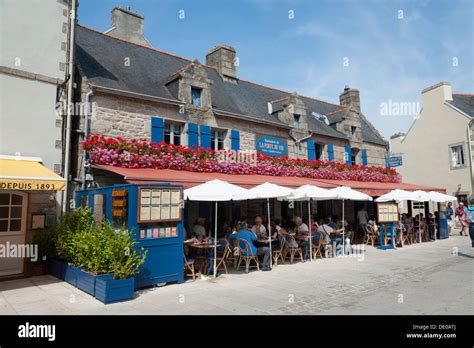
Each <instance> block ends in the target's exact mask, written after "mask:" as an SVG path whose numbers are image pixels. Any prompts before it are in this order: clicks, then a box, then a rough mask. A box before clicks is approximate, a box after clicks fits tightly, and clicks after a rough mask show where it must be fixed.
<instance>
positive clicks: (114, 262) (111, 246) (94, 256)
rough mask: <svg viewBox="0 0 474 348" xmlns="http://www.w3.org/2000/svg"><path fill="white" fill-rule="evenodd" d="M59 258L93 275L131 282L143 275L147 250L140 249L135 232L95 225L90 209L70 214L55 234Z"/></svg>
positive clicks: (56, 253) (107, 223)
mask: <svg viewBox="0 0 474 348" xmlns="http://www.w3.org/2000/svg"><path fill="white" fill-rule="evenodd" d="M51 235H52V236H51V237H52V238H51V239H53V240H54V246H55V253H54V252H52V253H51V254H54V255H55V256H57V257H59V258H60V259H61V260H63V261H66V262H69V263H70V264H72V265H73V266H75V267H80V268H84V270H86V271H87V272H90V273H93V274H106V273H114V279H127V278H129V277H131V276H133V275H134V274H136V273H138V272H139V269H140V266H141V265H142V264H143V262H145V257H146V251H145V250H144V249H143V248H140V249H139V250H137V248H136V244H137V242H136V241H135V239H134V237H133V235H134V234H133V232H132V231H128V229H127V228H125V227H123V228H122V229H120V230H118V231H116V230H115V229H114V228H113V227H112V226H111V224H110V223H109V222H108V221H107V220H104V221H102V222H101V223H94V219H93V214H92V213H91V210H90V209H88V208H79V209H76V210H74V211H72V212H69V213H66V214H64V215H63V217H62V218H61V219H60V221H59V222H58V223H57V224H56V225H55V226H54V228H53V232H52V234H51Z"/></svg>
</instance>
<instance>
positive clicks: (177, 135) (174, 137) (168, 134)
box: [165, 123, 182, 145]
mask: <svg viewBox="0 0 474 348" xmlns="http://www.w3.org/2000/svg"><path fill="white" fill-rule="evenodd" d="M181 132H182V127H181V125H179V124H176V123H165V143H167V144H173V145H181Z"/></svg>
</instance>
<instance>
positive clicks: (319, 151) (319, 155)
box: [314, 143, 324, 160]
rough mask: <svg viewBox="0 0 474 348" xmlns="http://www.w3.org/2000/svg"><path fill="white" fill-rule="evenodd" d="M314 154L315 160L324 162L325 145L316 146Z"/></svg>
mask: <svg viewBox="0 0 474 348" xmlns="http://www.w3.org/2000/svg"><path fill="white" fill-rule="evenodd" d="M314 152H315V158H316V159H317V160H323V159H324V145H323V144H317V143H315V144H314Z"/></svg>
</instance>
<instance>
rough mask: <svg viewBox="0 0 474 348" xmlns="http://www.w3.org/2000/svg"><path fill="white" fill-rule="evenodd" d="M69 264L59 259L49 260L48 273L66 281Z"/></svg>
mask: <svg viewBox="0 0 474 348" xmlns="http://www.w3.org/2000/svg"><path fill="white" fill-rule="evenodd" d="M67 267H68V266H67V263H66V262H63V261H59V260H57V259H49V260H48V273H49V274H51V275H52V276H54V277H56V278H59V279H62V280H64V276H65V275H66V269H67Z"/></svg>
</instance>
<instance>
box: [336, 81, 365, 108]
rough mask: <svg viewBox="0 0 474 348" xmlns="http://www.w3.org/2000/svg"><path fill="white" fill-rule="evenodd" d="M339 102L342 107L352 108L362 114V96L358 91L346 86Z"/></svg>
mask: <svg viewBox="0 0 474 348" xmlns="http://www.w3.org/2000/svg"><path fill="white" fill-rule="evenodd" d="M339 102H340V103H341V105H342V106H351V107H353V108H354V109H355V110H357V112H359V113H360V96H359V90H358V89H355V88H349V86H346V87H345V88H344V91H343V92H342V93H341V94H340V95H339Z"/></svg>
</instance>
